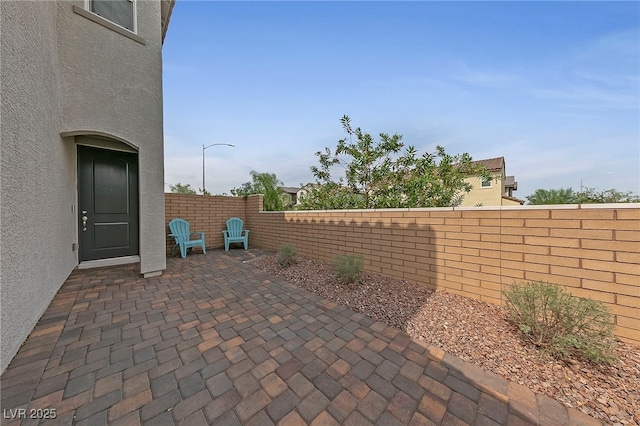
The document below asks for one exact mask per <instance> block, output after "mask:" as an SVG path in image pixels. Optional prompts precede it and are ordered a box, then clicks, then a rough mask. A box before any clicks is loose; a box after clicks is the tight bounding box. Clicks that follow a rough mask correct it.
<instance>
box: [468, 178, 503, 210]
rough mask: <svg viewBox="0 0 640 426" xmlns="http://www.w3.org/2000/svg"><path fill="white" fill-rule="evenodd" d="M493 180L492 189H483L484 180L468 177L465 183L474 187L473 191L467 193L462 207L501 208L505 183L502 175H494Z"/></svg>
mask: <svg viewBox="0 0 640 426" xmlns="http://www.w3.org/2000/svg"><path fill="white" fill-rule="evenodd" d="M492 176H493V180H492V181H491V186H490V187H482V179H481V178H479V177H475V176H474V177H468V178H466V179H465V180H464V181H465V182H468V183H470V184H471V185H473V189H471V191H470V192H469V193H467V194H466V195H465V196H464V198H463V200H462V203H460V207H475V206H477V205H482V206H485V207H488V206H501V205H503V203H502V194H503V193H504V181H503V180H502V174H501V173H492Z"/></svg>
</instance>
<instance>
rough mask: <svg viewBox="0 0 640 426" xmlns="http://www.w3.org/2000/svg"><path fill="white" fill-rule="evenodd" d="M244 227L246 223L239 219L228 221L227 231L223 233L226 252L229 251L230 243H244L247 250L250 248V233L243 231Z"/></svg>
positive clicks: (233, 218) (234, 218)
mask: <svg viewBox="0 0 640 426" xmlns="http://www.w3.org/2000/svg"><path fill="white" fill-rule="evenodd" d="M243 226H244V222H242V219H240V218H239V217H232V218H231V219H229V220H227V229H226V230H225V231H222V234H223V235H224V250H225V251H229V244H230V243H242V245H243V246H244V249H245V250H246V249H248V248H249V231H248V230H246V229H242V227H243Z"/></svg>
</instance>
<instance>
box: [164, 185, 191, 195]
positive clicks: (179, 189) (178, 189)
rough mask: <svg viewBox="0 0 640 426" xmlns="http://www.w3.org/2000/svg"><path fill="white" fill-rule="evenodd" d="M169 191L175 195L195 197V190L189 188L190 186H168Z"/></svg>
mask: <svg viewBox="0 0 640 426" xmlns="http://www.w3.org/2000/svg"><path fill="white" fill-rule="evenodd" d="M169 189H170V190H171V192H174V193H176V194H187V195H195V194H196V190H195V189H193V188H191V185H190V184H186V185H183V184H181V183H176V184H175V185H169Z"/></svg>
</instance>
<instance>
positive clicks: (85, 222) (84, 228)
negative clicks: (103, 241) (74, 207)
mask: <svg viewBox="0 0 640 426" xmlns="http://www.w3.org/2000/svg"><path fill="white" fill-rule="evenodd" d="M87 220H89V218H88V217H87V211H86V210H82V231H86V230H87Z"/></svg>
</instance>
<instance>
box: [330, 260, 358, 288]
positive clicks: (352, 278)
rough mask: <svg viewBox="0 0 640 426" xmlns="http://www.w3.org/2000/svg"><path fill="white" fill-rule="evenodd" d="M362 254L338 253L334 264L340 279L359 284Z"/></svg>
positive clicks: (344, 281) (347, 282)
mask: <svg viewBox="0 0 640 426" xmlns="http://www.w3.org/2000/svg"><path fill="white" fill-rule="evenodd" d="M362 262H363V259H362V256H360V255H352V254H349V255H338V256H336V258H335V261H334V266H335V271H336V277H337V278H338V281H340V282H343V283H346V284H358V282H360V276H361V275H362Z"/></svg>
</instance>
